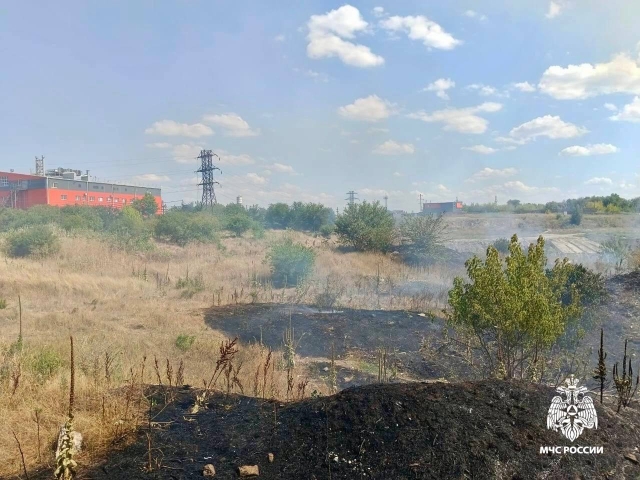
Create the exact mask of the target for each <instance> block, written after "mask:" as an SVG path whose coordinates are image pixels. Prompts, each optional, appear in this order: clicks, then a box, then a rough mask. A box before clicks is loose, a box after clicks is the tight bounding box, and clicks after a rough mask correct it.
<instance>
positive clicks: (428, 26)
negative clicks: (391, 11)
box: [380, 15, 462, 50]
mask: <svg viewBox="0 0 640 480" xmlns="http://www.w3.org/2000/svg"><path fill="white" fill-rule="evenodd" d="M380 26H381V27H382V28H384V29H385V30H390V31H392V32H398V31H402V32H406V33H407V35H408V36H409V38H410V39H411V40H422V42H423V43H424V45H425V46H427V47H431V48H437V49H440V50H452V49H454V48H455V47H457V46H458V45H460V44H462V41H460V40H457V39H455V38H454V37H453V36H452V35H451V34H449V33H447V32H445V31H444V30H443V28H442V27H441V26H440V25H438V24H437V23H436V22H434V21H432V20H429V19H428V18H427V17H425V16H422V15H418V16H408V17H399V16H393V17H390V18H387V19H386V20H382V21H381V22H380Z"/></svg>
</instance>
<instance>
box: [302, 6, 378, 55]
mask: <svg viewBox="0 0 640 480" xmlns="http://www.w3.org/2000/svg"><path fill="white" fill-rule="evenodd" d="M367 26H368V23H367V22H366V21H364V19H363V18H362V16H361V15H360V11H359V10H358V9H357V8H355V7H352V6H351V5H343V6H342V7H340V8H338V9H336V10H331V11H330V12H328V13H326V14H324V15H312V16H311V18H310V19H309V22H308V23H307V27H308V28H309V34H308V35H307V40H308V41H309V43H308V45H307V56H308V57H309V58H313V59H319V58H331V57H338V58H339V59H340V60H342V62H343V63H345V64H347V65H351V66H354V67H361V68H366V67H376V66H379V65H382V64H383V63H384V58H382V57H381V56H379V55H376V54H374V53H373V52H372V51H371V50H370V49H369V47H366V46H364V45H359V44H356V43H353V42H350V41H348V40H351V39H353V38H355V34H356V33H357V32H363V31H366V29H367ZM345 39H347V40H345Z"/></svg>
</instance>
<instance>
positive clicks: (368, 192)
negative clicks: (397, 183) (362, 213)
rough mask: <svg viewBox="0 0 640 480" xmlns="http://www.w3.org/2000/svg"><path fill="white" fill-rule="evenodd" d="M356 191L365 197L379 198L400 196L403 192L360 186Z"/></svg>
mask: <svg viewBox="0 0 640 480" xmlns="http://www.w3.org/2000/svg"><path fill="white" fill-rule="evenodd" d="M358 193H359V194H361V195H363V196H366V197H379V198H384V197H385V196H387V197H395V198H398V197H401V196H402V195H403V194H404V192H401V191H399V190H391V191H389V190H384V189H382V188H360V189H358Z"/></svg>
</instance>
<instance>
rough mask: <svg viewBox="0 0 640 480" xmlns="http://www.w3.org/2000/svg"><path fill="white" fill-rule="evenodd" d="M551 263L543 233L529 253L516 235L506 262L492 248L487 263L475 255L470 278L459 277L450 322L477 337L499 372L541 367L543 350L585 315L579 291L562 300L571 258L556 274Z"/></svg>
mask: <svg viewBox="0 0 640 480" xmlns="http://www.w3.org/2000/svg"><path fill="white" fill-rule="evenodd" d="M545 263H546V258H545V255H544V239H543V238H542V237H539V238H538V241H537V243H536V244H531V245H530V246H529V249H528V252H527V253H526V254H525V252H523V250H522V248H521V246H520V244H519V242H518V237H517V236H516V235H514V236H513V237H511V243H510V245H509V255H508V256H507V257H506V258H505V265H504V266H503V264H502V261H501V259H500V256H499V255H498V251H497V250H496V249H495V248H494V247H493V246H489V247H488V248H487V258H486V260H485V261H484V262H483V261H482V260H481V259H480V258H478V257H477V256H474V257H473V258H471V259H469V260H468V261H467V262H466V263H465V266H466V268H467V275H468V277H469V279H470V282H468V283H466V282H465V281H464V279H462V278H460V277H457V278H456V279H455V280H454V284H453V288H452V289H451V290H450V291H449V305H450V307H451V309H450V311H448V312H447V316H448V320H449V322H451V323H452V324H453V325H455V326H458V327H461V328H463V329H467V330H469V331H470V333H472V334H473V335H475V337H476V339H477V341H478V343H479V345H480V348H481V350H482V352H483V353H484V355H485V358H486V360H487V362H488V368H489V369H490V371H491V373H493V374H494V375H499V376H504V377H506V378H514V377H515V376H516V374H517V373H518V372H520V374H521V376H523V374H524V371H525V370H526V369H527V367H529V368H530V369H535V368H536V362H537V360H538V355H539V353H541V351H542V350H543V349H544V348H547V347H549V346H551V344H552V343H553V342H554V341H555V340H556V339H557V338H558V337H559V336H560V335H561V334H562V333H563V332H564V330H565V327H566V326H567V324H568V323H569V322H570V321H572V320H574V319H577V318H579V316H580V314H581V307H580V304H579V302H578V298H577V295H573V296H572V301H571V303H570V304H569V305H565V304H564V303H563V302H562V288H561V286H564V285H565V284H566V276H565V275H566V269H565V268H564V266H565V265H566V263H567V260H566V259H565V260H564V261H556V264H555V266H554V267H553V269H552V275H551V277H549V276H547V275H546V274H545ZM563 274H564V275H563Z"/></svg>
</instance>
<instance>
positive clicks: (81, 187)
mask: <svg viewBox="0 0 640 480" xmlns="http://www.w3.org/2000/svg"><path fill="white" fill-rule="evenodd" d="M146 193H150V194H151V195H153V196H154V197H155V199H156V203H157V204H158V213H161V212H162V207H161V205H162V197H161V192H160V189H159V188H150V187H138V186H135V185H122V184H116V183H103V182H92V181H90V180H89V175H88V174H84V175H83V174H82V172H80V171H79V170H69V169H62V168H59V169H56V170H48V171H47V172H46V174H45V176H38V175H26V174H21V173H13V172H0V207H8V208H29V207H32V206H34V205H53V206H57V207H63V206H65V205H90V206H94V207H110V208H122V207H124V206H126V205H129V204H131V202H132V201H133V200H135V199H137V198H142V197H143V196H144V195H145V194H146Z"/></svg>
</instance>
